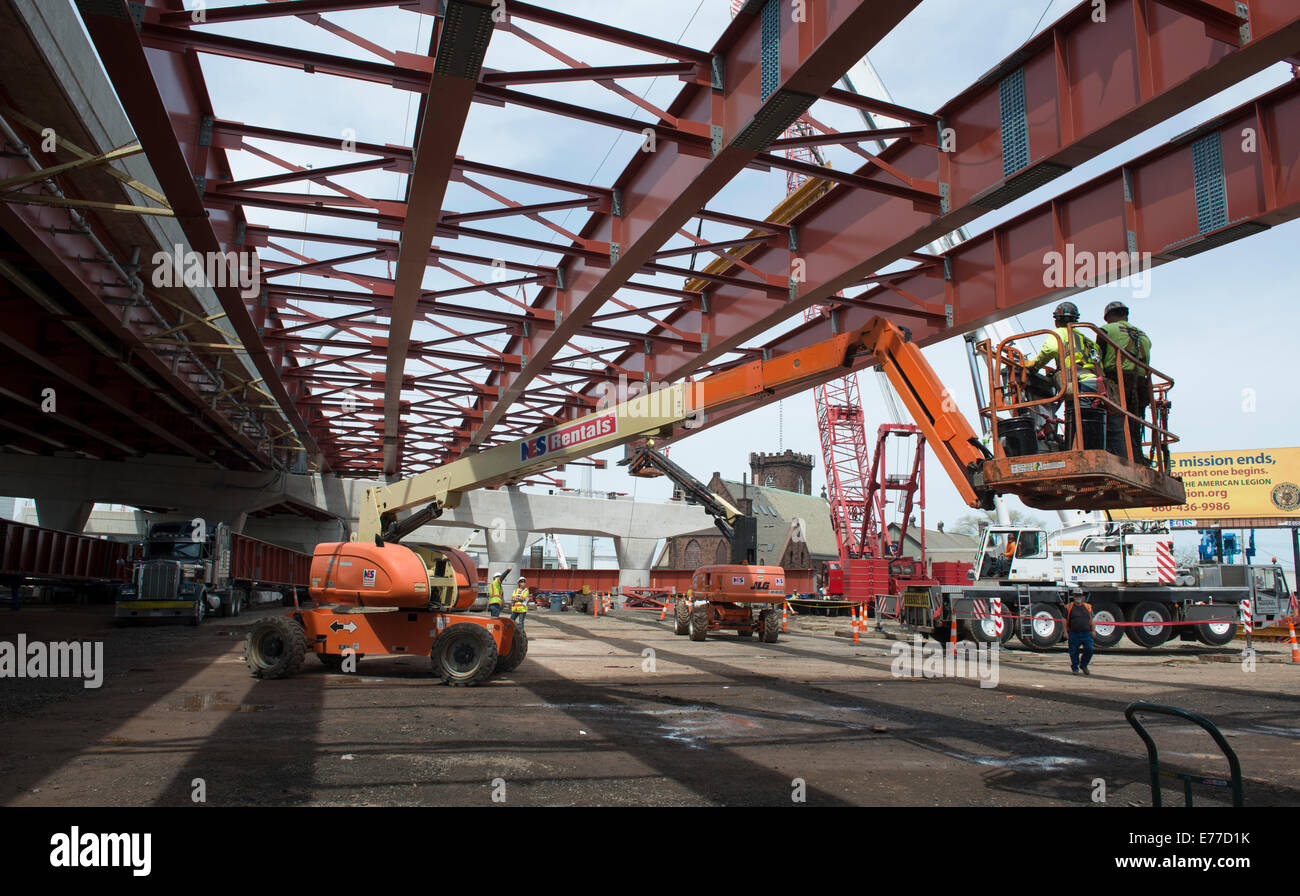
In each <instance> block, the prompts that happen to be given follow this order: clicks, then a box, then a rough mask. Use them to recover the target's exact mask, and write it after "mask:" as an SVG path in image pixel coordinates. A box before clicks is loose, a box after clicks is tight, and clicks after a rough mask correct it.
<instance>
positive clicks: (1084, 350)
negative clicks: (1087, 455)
mask: <svg viewBox="0 0 1300 896" xmlns="http://www.w3.org/2000/svg"><path fill="white" fill-rule="evenodd" d="M1078 322H1079V306H1077V305H1075V304H1074V303H1073V302H1062V303H1061V304H1059V305H1057V306H1056V308H1055V309H1054V310H1053V311H1052V326H1053V332H1054V333H1055V334H1056V338H1055V339H1053V338H1051V337H1048V338H1047V339H1044V340H1043V347H1042V348H1041V349H1039V351H1038V354H1037V355H1035V356H1034V357H1033V359H1032V360H1026V362H1025V366H1026V367H1027V368H1029V369H1030V370H1038V369H1039V368H1040V367H1042V366H1043V365H1045V364H1047V363H1049V362H1051V361H1055V362H1056V382H1057V388H1059V389H1061V390H1063V393H1064V398H1065V449H1066V450H1067V451H1068V450H1071V449H1073V447H1074V445H1073V442H1074V401H1073V400H1072V396H1073V394H1074V383H1075V382H1076V381H1077V382H1078V384H1079V403H1080V405H1081V406H1083V407H1095V406H1096V405H1097V401H1096V399H1095V398H1094V397H1093V396H1096V395H1097V394H1098V391H1099V388H1098V387H1099V384H1098V382H1097V374H1098V372H1099V371H1100V370H1101V356H1100V354H1099V353H1098V351H1097V343H1095V342H1093V341H1092V340H1091V339H1089V338H1088V336H1087V335H1086V334H1085V333H1084V332H1083V331H1082V330H1075V331H1074V333H1073V338H1071V333H1070V330H1069V329H1067V327H1068V325H1069V324H1077V323H1078ZM1062 349H1064V351H1062Z"/></svg>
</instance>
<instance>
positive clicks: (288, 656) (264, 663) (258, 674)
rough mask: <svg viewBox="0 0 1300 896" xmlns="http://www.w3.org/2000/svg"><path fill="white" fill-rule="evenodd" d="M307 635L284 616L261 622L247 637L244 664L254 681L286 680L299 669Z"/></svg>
mask: <svg viewBox="0 0 1300 896" xmlns="http://www.w3.org/2000/svg"><path fill="white" fill-rule="evenodd" d="M306 653H307V635H306V634H305V633H304V632H303V630H302V626H301V625H299V624H298V623H297V622H295V621H294V620H292V619H289V618H288V617H285V616H272V617H271V618H270V619H263V620H262V621H261V622H259V623H257V625H255V626H253V630H252V631H251V632H249V633H248V640H247V641H246V642H245V643H244V664H245V665H247V666H248V671H249V673H250V674H251V675H252V676H253V677H254V678H288V677H289V676H290V675H293V674H295V673H296V672H297V671H298V670H299V669H301V668H302V660H303V657H304V656H305V655H306Z"/></svg>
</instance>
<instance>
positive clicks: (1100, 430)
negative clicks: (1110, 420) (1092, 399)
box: [1079, 408, 1106, 450]
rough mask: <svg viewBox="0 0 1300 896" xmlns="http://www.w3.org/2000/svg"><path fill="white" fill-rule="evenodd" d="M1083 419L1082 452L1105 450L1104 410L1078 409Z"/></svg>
mask: <svg viewBox="0 0 1300 896" xmlns="http://www.w3.org/2000/svg"><path fill="white" fill-rule="evenodd" d="M1079 416H1080V417H1082V418H1083V447H1084V450H1091V449H1094V448H1096V449H1105V447H1106V409H1105V408H1079Z"/></svg>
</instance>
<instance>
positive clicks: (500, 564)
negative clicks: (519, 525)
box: [486, 528, 535, 596]
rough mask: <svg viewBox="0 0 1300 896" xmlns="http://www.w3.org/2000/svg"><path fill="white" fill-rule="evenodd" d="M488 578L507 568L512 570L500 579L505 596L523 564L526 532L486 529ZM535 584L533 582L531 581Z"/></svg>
mask: <svg viewBox="0 0 1300 896" xmlns="http://www.w3.org/2000/svg"><path fill="white" fill-rule="evenodd" d="M486 534H487V555H488V580H489V581H491V579H492V578H493V577H494V576H496V574H497V573H499V572H504V571H505V570H506V569H507V568H510V569H512V570H513V572H511V573H510V575H508V576H506V578H505V579H504V580H503V581H502V585H501V587H502V588H503V589H504V590H505V593H506V596H509V595H510V592H511V591H512V590H513V589H514V587H515V582H516V581H518V580H519V570H521V569H523V566H524V549H525V547H526V546H527V544H528V533H527V532H525V531H523V530H520V529H502V528H494V529H488V530H487V533H486ZM533 584H535V583H533Z"/></svg>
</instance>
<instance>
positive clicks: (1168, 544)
mask: <svg viewBox="0 0 1300 896" xmlns="http://www.w3.org/2000/svg"><path fill="white" fill-rule="evenodd" d="M972 577H973V578H974V581H973V583H972V584H970V585H966V586H951V585H931V586H928V587H913V588H909V589H906V590H905V591H904V592H903V593H902V594H901V595H898V596H889V597H885V598H883V599H882V600H883V603H884V608H883V609H884V613H885V615H887V616H892V617H897V618H899V619H900V621H903V622H904V623H906V624H909V625H913V626H915V627H916V628H917V629H918V630H921V631H929V632H930V633H931V634H932V635H934V637H936V638H938V639H939V640H940V641H947V640H949V638H950V637H951V634H952V631H951V625H952V624H953V622H954V620H955V621H956V623H957V624H958V626H962V627H964V628H965V629H966V630H968V631H969V634H970V636H971V637H972V638H973V639H974V640H975V641H977V642H982V643H993V642H995V641H999V642H1002V643H1005V642H1006V641H1008V640H1009V639H1010V638H1011V636H1012V635H1015V636H1016V637H1017V638H1019V640H1020V642H1021V643H1022V644H1024V645H1025V646H1026V647H1029V648H1030V649H1033V650H1042V649H1046V648H1048V647H1051V646H1053V645H1054V644H1057V643H1058V642H1060V641H1061V640H1062V639H1063V638H1064V637H1065V618H1066V612H1067V610H1068V606H1067V605H1068V604H1069V603H1070V600H1071V599H1072V597H1073V595H1074V594H1075V593H1076V592H1079V591H1082V592H1083V594H1084V599H1085V600H1087V602H1088V603H1089V604H1090V605H1091V606H1092V612H1093V622H1094V623H1095V626H1096V627H1095V629H1094V631H1093V641H1094V643H1095V644H1096V646H1097V647H1102V648H1105V647H1114V646H1115V645H1116V644H1118V643H1119V642H1120V641H1121V640H1122V639H1123V637H1124V635H1126V634H1127V635H1128V638H1129V640H1130V641H1132V642H1133V643H1134V644H1137V645H1138V646H1140V647H1147V648H1154V647H1159V646H1160V645H1162V644H1165V643H1166V642H1168V641H1171V640H1175V639H1181V640H1197V641H1200V642H1201V643H1202V644H1206V645H1208V646H1211V647H1221V646H1223V645H1225V644H1228V643H1230V642H1231V641H1232V639H1233V638H1234V637H1235V636H1236V633H1237V615H1238V607H1239V605H1240V603H1241V601H1243V600H1246V599H1250V600H1251V607H1252V615H1253V617H1254V619H1255V620H1256V622H1257V623H1258V624H1259V625H1261V626H1262V625H1268V624H1271V623H1273V622H1275V621H1277V620H1279V619H1281V618H1283V617H1285V616H1287V615H1290V613H1291V612H1292V601H1293V600H1294V597H1293V595H1292V594H1291V592H1290V590H1289V589H1288V588H1287V582H1286V578H1285V577H1284V576H1283V574H1282V570H1281V568H1280V567H1278V566H1276V565H1270V566H1262V565H1261V566H1241V565H1233V564H1213V563H1206V564H1200V565H1198V566H1196V567H1193V569H1192V572H1191V575H1190V576H1187V577H1182V576H1179V575H1178V573H1177V570H1176V569H1175V565H1174V544H1173V537H1172V536H1171V535H1170V534H1169V530H1168V529H1167V528H1166V527H1165V526H1164V525H1162V524H1160V523H1157V522H1152V521H1133V522H1116V521H1112V522H1106V523H1099V524H1091V523H1089V524H1084V525H1082V526H1074V527H1070V528H1067V529H1061V530H1058V531H1056V532H1047V531H1045V530H1043V529H1037V528H1011V527H1005V526H991V527H990V528H989V529H988V531H987V532H986V533H985V536H984V541H983V544H982V545H981V547H980V553H979V557H978V559H977V561H976V566H975V569H974V570H972ZM1184 578H1186V579H1187V581H1182V579H1184ZM995 601H997V602H1000V604H1001V607H1002V612H1001V615H1002V616H1003V617H1004V620H1005V619H1010V620H1011V621H1010V622H1006V621H1004V624H1002V625H999V624H998V619H997V616H996V615H995V613H994V612H993V609H992V608H993V607H995V606H996V604H995V603H994V602H995ZM934 607H939V608H942V609H943V612H941V613H940V615H939V616H937V617H936V616H934V614H933V611H932V608H934Z"/></svg>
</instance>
